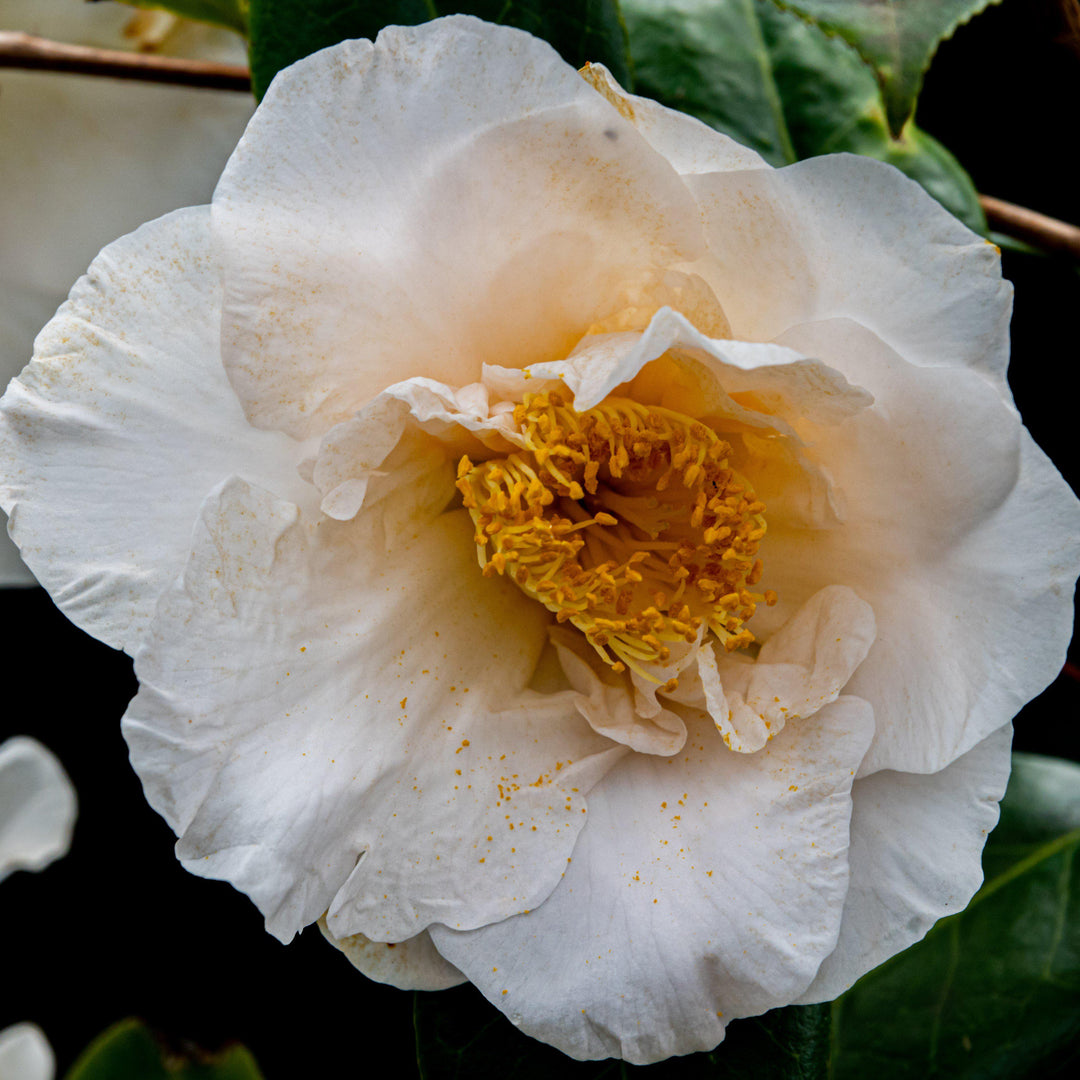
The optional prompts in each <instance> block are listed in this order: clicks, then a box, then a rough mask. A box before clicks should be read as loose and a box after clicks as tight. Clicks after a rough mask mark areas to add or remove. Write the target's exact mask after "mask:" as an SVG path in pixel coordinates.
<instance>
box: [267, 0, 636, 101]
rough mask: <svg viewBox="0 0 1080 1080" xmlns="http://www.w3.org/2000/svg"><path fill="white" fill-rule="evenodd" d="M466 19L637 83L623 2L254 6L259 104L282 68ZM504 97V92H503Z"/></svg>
mask: <svg viewBox="0 0 1080 1080" xmlns="http://www.w3.org/2000/svg"><path fill="white" fill-rule="evenodd" d="M455 13H463V14H466V15H476V16H478V17H479V18H481V19H487V20H488V21H489V22H495V23H501V24H504V25H507V26H516V27H518V28H520V29H522V30H528V31H529V33H531V34H535V35H536V36H537V37H541V38H543V39H544V40H545V41H548V42H550V43H551V44H552V45H553V46H554V47H555V48H556V49H557V50H558V51H559V53H560V54H561V55H562V57H563V58H564V59H565V60H567V61H568V62H569V63H571V64H573V65H574V66H575V67H581V66H582V65H583V64H584V63H585V62H586V61H587V60H592V61H599V62H600V63H603V64H606V65H607V66H608V67H609V68H610V69H611V71H612V73H613V74H614V75H615V77H616V78H618V79H619V81H620V82H623V83H624V84H626V83H628V82H629V79H630V64H629V55H628V52H627V45H626V32H625V30H624V28H623V25H622V21H621V19H620V18H619V5H618V0H464V2H457V3H455V2H454V0H251V74H252V86H253V88H254V90H255V95H256V97H260V98H261V97H262V95H263V94H264V93H265V92H266V88H267V87H268V86H269V85H270V80H271V79H272V78H273V77H274V75H275V74H276V73H277V72H278V71H280V70H281V68H283V67H287V66H288V65H289V64H291V63H293V62H294V61H296V60H299V59H300V58H301V57H303V56H307V55H308V54H309V53H313V52H315V51H316V50H317V49H322V48H324V47H325V46H327V45H333V44H334V43H335V42H338V41H343V40H344V39H346V38H357V37H366V38H373V37H375V35H376V34H377V33H378V32H379V30H380V29H382V27H384V26H388V25H390V24H393V23H396V24H399V25H406V26H412V25H415V24H417V23H422V22H426V21H427V20H428V19H434V18H436V17H438V16H440V15H451V14H455ZM496 89H497V88H496Z"/></svg>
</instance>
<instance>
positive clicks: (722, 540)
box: [457, 390, 776, 690]
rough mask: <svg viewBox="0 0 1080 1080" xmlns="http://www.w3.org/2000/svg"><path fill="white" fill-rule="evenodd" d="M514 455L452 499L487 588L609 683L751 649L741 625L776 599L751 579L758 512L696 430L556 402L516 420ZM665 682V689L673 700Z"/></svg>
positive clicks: (717, 446)
mask: <svg viewBox="0 0 1080 1080" xmlns="http://www.w3.org/2000/svg"><path fill="white" fill-rule="evenodd" d="M514 421H515V424H516V425H517V427H518V430H519V431H520V433H521V435H522V436H523V439H524V444H525V445H524V447H523V448H522V450H521V451H519V452H515V453H513V454H511V455H510V456H509V457H506V458H499V459H496V460H490V461H484V462H481V463H480V464H478V465H473V463H472V462H471V461H470V460H469V459H468V458H467V457H464V458H462V459H461V462H460V463H459V465H458V480H457V486H458V488H459V489H460V491H461V493H462V496H463V498H464V503H465V506H466V508H467V509H468V510H469V513H470V514H471V515H472V519H473V522H474V523H475V525H476V544H477V554H478V557H479V560H480V565H481V567H482V568H483V571H484V573H485V574H487V575H492V574H504V575H509V576H510V577H512V578H513V580H514V581H515V582H517V584H518V585H519V586H520V587H521V588H522V589H523V590H524V591H525V592H526V593H527V594H528V595H529V596H531V597H533V598H534V599H536V600H539V601H540V602H541V603H542V604H543V605H544V606H545V607H546V608H547V609H548V610H549V611H552V612H554V613H555V617H556V618H557V619H558V621H559V622H570V623H572V624H573V625H574V626H576V627H577V628H578V629H579V630H581V631H582V632H583V633H584V634H585V637H586V638H587V639H588V641H589V642H590V643H591V644H592V646H593V648H595V649H596V651H597V652H598V653H599V654H600V656H601V657H603V659H604V661H605V662H606V663H608V664H610V665H611V666H612V667H613V668H614V669H615V670H616V671H623V670H625V669H626V668H627V667H629V668H631V669H632V670H634V671H637V672H638V673H639V674H641V675H643V676H645V677H646V678H648V679H650V680H651V681H653V682H659V681H660V680H659V679H656V678H655V677H654V676H653V675H652V674H651V673H649V672H648V671H646V670H645V669H644V668H643V667H642V665H643V664H649V665H664V664H666V663H667V662H668V661H669V660H670V659H671V645H672V644H673V643H675V642H684V641H685V642H694V641H696V640H697V638H698V637H699V635H700V634H702V633H704V631H705V630H709V631H712V633H714V634H715V635H716V636H717V637H718V638H719V639H720V641H721V642H723V644H724V646H725V648H727V649H729V650H734V649H738V648H741V647H742V646H744V645H748V644H749V643H750V642H752V641H753V640H754V635H753V634H752V633H751V632H750V631H749V630H747V629H746V628H745V627H744V625H743V624H744V622H745V621H746V620H747V619H749V618H750V616H751V615H753V614H754V609H755V607H756V605H757V604H758V603H759V602H761V601H765V602H766V603H769V604H772V603H775V602H776V595H775V593H773V592H771V591H766V592H765V593H756V592H751V591H750V588H751V587H752V586H754V585H756V584H757V583H758V581H759V580H760V578H761V572H762V564H761V560H760V559H758V558H757V552H758V547H759V545H760V543H761V539H762V537H763V536H764V535H765V519H764V517H762V514H763V512H764V510H765V507H764V505H763V504H762V503H760V502H759V501H758V500H757V497H756V496H755V494H754V492H753V491H752V490H751V489H750V487H749V485H748V484H747V482H746V480H745V479H743V478H742V477H741V476H740V475H739V474H738V473H736V472H735V471H734V470H733V469H732V468H731V467H730V465H729V464H728V458H729V456H730V454H731V446H730V444H729V443H727V442H725V441H724V440H723V439H721V438H720V437H719V436H718V435H717V434H716V433H715V432H714V431H712V430H711V429H710V428H708V427H707V426H706V425H704V424H702V423H701V422H699V421H697V420H694V419H693V418H691V417H689V416H684V415H683V414H682V413H677V412H673V411H671V410H669V409H664V408H659V407H657V406H644V405H639V404H638V403H637V402H635V401H632V400H630V399H629V398H617V397H610V398H607V399H605V400H604V401H603V402H601V403H600V404H599V405H597V406H596V407H595V408H592V409H589V410H587V411H586V412H582V413H579V412H576V411H575V410H574V409H573V408H572V407H571V406H570V405H569V404H568V401H567V396H566V395H565V394H564V393H561V392H559V391H556V390H552V391H547V392H543V393H538V394H528V395H526V396H525V398H524V400H523V401H522V402H521V403H520V404H519V405H517V406H516V407H515V409H514ZM675 685H676V683H675V680H674V679H672V680H669V682H668V683H667V684H666V686H667V688H668V689H669V690H670V689H674V687H675Z"/></svg>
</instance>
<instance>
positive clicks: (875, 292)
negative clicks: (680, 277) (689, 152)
mask: <svg viewBox="0 0 1080 1080" xmlns="http://www.w3.org/2000/svg"><path fill="white" fill-rule="evenodd" d="M687 184H688V186H689V187H690V188H691V190H692V191H693V192H694V193H695V195H696V196H697V197H698V199H699V201H700V202H701V206H702V211H703V213H704V215H705V221H706V231H707V233H708V238H709V248H710V256H711V258H712V259H714V260H715V264H714V265H713V268H712V269H711V270H706V269H702V270H701V273H703V274H704V275H705V276H706V277H707V278H708V280H709V282H710V284H711V285H712V286H713V288H714V290H715V292H716V295H717V297H718V298H719V300H720V303H721V304H722V305H723V307H724V310H725V312H726V314H727V316H728V319H729V320H730V321H731V326H732V330H733V333H734V335H735V336H736V337H744V338H747V339H748V340H751V341H769V340H771V339H773V338H775V337H776V336H777V335H779V334H781V333H783V332H784V331H785V330H786V329H787V328H788V327H790V326H794V325H796V324H798V323H803V322H811V321H814V320H820V319H831V318H837V317H847V318H851V319H855V320H856V321H857V322H859V323H861V324H862V325H863V326H865V327H867V328H868V329H869V330H872V331H873V332H874V333H875V334H877V335H878V337H880V338H881V340H882V341H884V342H885V343H886V344H887V345H889V346H890V347H891V348H893V349H895V350H896V351H897V352H898V353H900V355H901V356H903V357H904V358H905V359H906V360H908V361H909V362H910V363H912V364H916V365H919V366H927V367H937V366H968V367H971V368H973V369H975V370H977V371H981V372H983V373H984V374H986V375H989V376H991V377H993V378H996V379H998V380H1001V381H1002V382H1003V380H1004V374H1005V368H1006V365H1007V364H1008V358H1009V332H1008V331H1009V315H1010V312H1011V309H1012V287H1011V286H1010V285H1009V284H1008V282H1006V281H1004V280H1002V277H1001V259H1000V256H999V255H998V253H997V250H996V249H995V248H994V247H993V245H992V244H989V243H988V242H987V241H985V240H983V239H982V238H981V237H979V236H976V235H975V234H974V233H973V232H971V231H970V230H969V229H967V228H966V227H965V226H964V225H962V224H960V222H959V221H957V219H956V218H954V217H953V216H952V215H951V214H950V213H949V212H948V211H947V210H945V209H944V208H943V207H942V206H941V205H940V204H939V203H938V202H936V201H935V200H934V199H932V198H931V197H930V196H929V195H927V194H926V192H925V191H923V189H922V188H921V187H920V186H919V185H918V184H917V183H915V182H914V181H913V180H909V179H908V178H907V177H905V176H904V175H903V174H902V173H900V172H899V171H898V170H897V169H894V168H892V167H891V166H889V165H884V164H882V163H881V162H878V161H872V160H871V159H869V158H865V157H856V156H854V155H850V154H830V155H828V156H826V157H818V158H811V159H810V160H807V161H800V162H798V163H797V164H795V165H789V166H787V167H786V168H783V169H771V170H760V171H757V172H754V171H744V172H726V173H713V174H710V175H707V176H695V177H688V178H687ZM845 374H847V375H848V377H849V378H853V379H854V380H855V381H858V382H862V380H861V379H859V378H858V376H857V375H854V376H853V375H852V374H851V373H850V372H845Z"/></svg>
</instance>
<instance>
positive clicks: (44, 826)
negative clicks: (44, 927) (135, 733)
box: [0, 735, 77, 881]
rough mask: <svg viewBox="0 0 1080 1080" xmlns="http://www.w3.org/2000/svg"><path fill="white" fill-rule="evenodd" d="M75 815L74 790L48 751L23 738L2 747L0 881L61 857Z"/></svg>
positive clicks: (40, 866) (69, 836)
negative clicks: (15, 872) (12, 873)
mask: <svg viewBox="0 0 1080 1080" xmlns="http://www.w3.org/2000/svg"><path fill="white" fill-rule="evenodd" d="M76 812H77V803H76V800H75V789H74V787H72V785H71V781H70V780H69V779H68V778H67V773H65V772H64V769H63V766H62V765H61V764H60V762H59V761H58V760H57V759H56V757H55V756H54V755H53V754H52V753H51V752H50V751H49V750H47V749H46V748H45V747H44V746H42V745H41V743H39V742H38V741H37V740H36V739H31V738H29V737H28V736H26V735H17V736H15V737H14V738H12V739H8V740H6V741H5V742H4V743H2V744H0V881H3V880H4V878H6V877H7V876H8V875H9V874H10V873H11V872H12V871H14V870H42V869H44V868H45V867H46V866H48V865H49V863H51V862H53V861H54V860H56V859H59V858H60V856H61V855H65V854H66V853H67V850H68V848H69V847H70V846H71V832H72V829H73V828H74V827H75V815H76Z"/></svg>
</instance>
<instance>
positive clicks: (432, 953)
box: [319, 919, 468, 990]
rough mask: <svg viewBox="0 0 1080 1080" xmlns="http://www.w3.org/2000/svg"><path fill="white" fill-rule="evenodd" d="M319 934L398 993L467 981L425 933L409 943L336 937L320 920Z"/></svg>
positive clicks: (358, 935) (357, 936)
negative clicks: (396, 989) (397, 990)
mask: <svg viewBox="0 0 1080 1080" xmlns="http://www.w3.org/2000/svg"><path fill="white" fill-rule="evenodd" d="M319 929H320V930H321V931H322V935H323V937H324V938H326V940H327V941H329V942H330V944H331V945H333V946H334V947H335V948H337V949H340V950H341V951H342V952H343V953H344V954H345V956H346V957H347V958H348V960H349V963H350V964H352V965H353V967H355V968H356V969H357V970H358V971H361V972H363V973H364V974H365V975H366V976H367V977H368V978H369V979H374V980H375V982H381V983H386V984H387V985H389V986H396V987H397V988H398V989H399V990H448V989H449V988H450V987H451V986H460V985H461V984H462V983H463V982H468V980H467V979H466V978H465V976H464V975H462V974H461V972H460V971H458V969H457V968H456V967H454V965H453V964H451V963H449V962H448V961H446V960H444V959H443V958H442V957H441V956H440V955H439V952H438V950H437V949H436V948H435V946H434V945H433V944H432V943H431V935H430V934H429V933H428V932H427V931H426V930H425V931H423V932H422V933H420V934H417V935H416V937H414V938H409V940H408V941H398V942H393V941H372V940H371V939H370V938H366V937H364V935H363V934H352V935H351V936H349V937H343V938H336V937H334V935H333V934H331V933H330V931H329V929H328V928H327V926H326V920H325V919H319Z"/></svg>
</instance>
